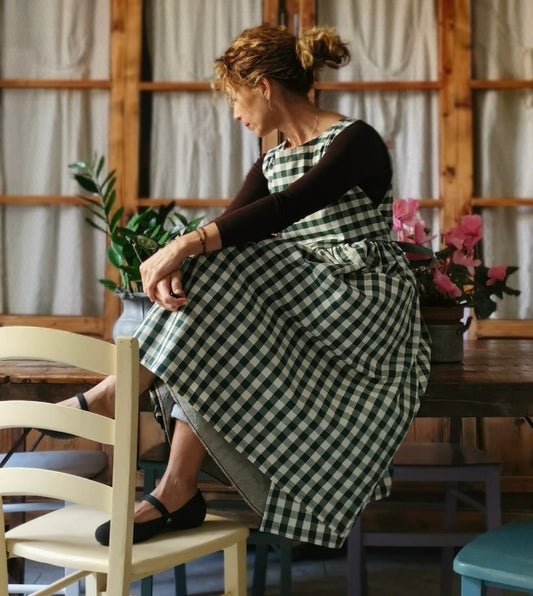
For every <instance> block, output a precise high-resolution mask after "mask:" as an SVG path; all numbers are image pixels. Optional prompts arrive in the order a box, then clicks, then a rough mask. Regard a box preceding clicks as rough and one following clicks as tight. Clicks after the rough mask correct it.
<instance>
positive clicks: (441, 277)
mask: <svg viewBox="0 0 533 596" xmlns="http://www.w3.org/2000/svg"><path fill="white" fill-rule="evenodd" d="M433 283H434V284H435V288H436V289H437V290H438V291H439V292H440V293H441V294H444V295H447V296H450V297H451V298H459V297H460V296H461V290H460V289H459V288H458V287H457V286H456V285H455V284H454V283H453V281H452V280H451V279H450V278H449V277H448V276H447V275H446V274H445V273H441V272H440V271H438V270H437V269H434V270H433Z"/></svg>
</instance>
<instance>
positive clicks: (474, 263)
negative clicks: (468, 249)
mask: <svg viewBox="0 0 533 596" xmlns="http://www.w3.org/2000/svg"><path fill="white" fill-rule="evenodd" d="M452 261H453V262H454V263H455V264H456V265H462V266H463V267H466V268H467V269H468V273H470V275H474V273H475V271H474V267H478V266H479V265H481V261H480V260H479V259H472V258H471V257H469V256H468V255H465V254H464V252H462V251H461V250H456V251H455V252H454V253H453V255H452Z"/></svg>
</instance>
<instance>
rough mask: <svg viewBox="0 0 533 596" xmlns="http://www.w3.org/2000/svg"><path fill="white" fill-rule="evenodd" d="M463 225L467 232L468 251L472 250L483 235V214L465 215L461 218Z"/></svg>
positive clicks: (466, 246)
mask: <svg viewBox="0 0 533 596" xmlns="http://www.w3.org/2000/svg"><path fill="white" fill-rule="evenodd" d="M461 227H462V228H463V231H464V233H465V237H466V239H465V248H466V250H467V252H471V251H472V249H473V248H474V246H475V245H476V244H477V243H478V242H479V241H480V240H481V238H482V237H483V228H482V222H481V215H463V217H462V219H461Z"/></svg>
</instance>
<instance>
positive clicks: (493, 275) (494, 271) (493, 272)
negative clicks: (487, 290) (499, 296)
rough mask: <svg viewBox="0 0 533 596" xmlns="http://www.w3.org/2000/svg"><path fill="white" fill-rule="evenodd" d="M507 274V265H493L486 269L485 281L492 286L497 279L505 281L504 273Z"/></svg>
mask: <svg viewBox="0 0 533 596" xmlns="http://www.w3.org/2000/svg"><path fill="white" fill-rule="evenodd" d="M506 274H507V265H495V266H494V267H491V268H490V269H489V270H488V276H489V279H488V281H487V285H488V286H493V285H494V284H495V283H496V282H497V281H505V275H506Z"/></svg>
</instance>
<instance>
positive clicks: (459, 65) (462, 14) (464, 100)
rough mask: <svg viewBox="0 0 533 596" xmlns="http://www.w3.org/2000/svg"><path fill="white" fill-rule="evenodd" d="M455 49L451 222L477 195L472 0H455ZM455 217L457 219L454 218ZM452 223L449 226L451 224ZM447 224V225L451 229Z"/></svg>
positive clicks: (469, 209)
mask: <svg viewBox="0 0 533 596" xmlns="http://www.w3.org/2000/svg"><path fill="white" fill-rule="evenodd" d="M455 2H456V10H455V34H456V35H455V51H454V57H455V60H454V87H455V109H456V110H457V136H456V145H457V184H456V194H455V196H454V197H453V198H452V197H449V199H453V211H452V210H451V209H446V207H445V212H446V213H447V215H448V222H449V223H451V224H453V223H455V222H457V221H458V220H459V219H460V217H461V216H462V215H464V214H465V213H470V212H471V209H472V204H471V201H472V196H473V194H474V193H473V167H474V164H473V159H474V158H473V145H474V139H473V129H472V92H471V88H470V79H471V76H472V72H471V62H472V54H471V30H470V0H455ZM452 217H453V219H451V218H452ZM447 227H449V226H447ZM447 227H446V228H445V229H447Z"/></svg>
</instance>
